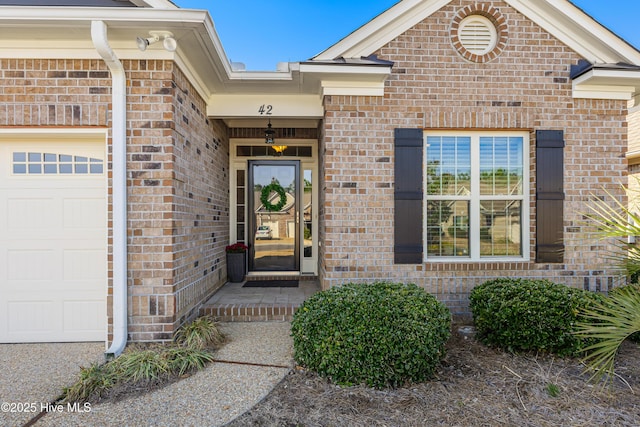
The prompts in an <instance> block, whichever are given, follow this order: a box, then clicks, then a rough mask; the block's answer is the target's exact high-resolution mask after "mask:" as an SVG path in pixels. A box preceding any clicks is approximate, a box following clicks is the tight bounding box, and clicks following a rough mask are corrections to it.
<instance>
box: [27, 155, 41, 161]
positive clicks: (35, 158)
mask: <svg viewBox="0 0 640 427" xmlns="http://www.w3.org/2000/svg"><path fill="white" fill-rule="evenodd" d="M29 161H30V162H40V161H42V153H29Z"/></svg>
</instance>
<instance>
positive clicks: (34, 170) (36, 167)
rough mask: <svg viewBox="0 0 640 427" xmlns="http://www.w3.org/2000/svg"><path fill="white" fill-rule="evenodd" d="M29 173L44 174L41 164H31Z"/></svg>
mask: <svg viewBox="0 0 640 427" xmlns="http://www.w3.org/2000/svg"><path fill="white" fill-rule="evenodd" d="M29 173H42V165H41V164H40V163H31V164H30V165H29Z"/></svg>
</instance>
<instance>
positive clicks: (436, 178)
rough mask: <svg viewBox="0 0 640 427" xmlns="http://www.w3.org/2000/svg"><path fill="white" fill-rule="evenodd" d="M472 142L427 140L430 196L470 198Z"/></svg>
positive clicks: (463, 140) (441, 139) (464, 140)
mask: <svg viewBox="0 0 640 427" xmlns="http://www.w3.org/2000/svg"><path fill="white" fill-rule="evenodd" d="M470 177H471V138H469V137H457V136H451V137H440V136H429V137H427V194H429V195H457V196H462V195H465V196H466V195H469V194H470V192H471V185H470Z"/></svg>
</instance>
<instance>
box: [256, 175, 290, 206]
mask: <svg viewBox="0 0 640 427" xmlns="http://www.w3.org/2000/svg"><path fill="white" fill-rule="evenodd" d="M271 192H275V193H276V194H277V195H278V196H279V197H280V200H278V203H276V204H273V203H271V202H270V201H269V196H271ZM260 202H261V203H262V205H263V206H264V208H265V209H266V210H268V211H269V212H279V211H280V210H282V208H283V207H284V205H285V204H286V203H287V193H286V192H285V191H284V188H282V186H281V185H280V184H278V183H277V182H272V183H271V184H269V185H267V186H265V187H264V188H263V189H262V193H260Z"/></svg>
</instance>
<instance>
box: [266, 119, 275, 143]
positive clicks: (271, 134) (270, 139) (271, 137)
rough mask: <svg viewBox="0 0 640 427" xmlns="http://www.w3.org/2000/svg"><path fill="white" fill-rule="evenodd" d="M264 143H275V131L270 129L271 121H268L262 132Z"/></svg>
mask: <svg viewBox="0 0 640 427" xmlns="http://www.w3.org/2000/svg"><path fill="white" fill-rule="evenodd" d="M264 142H265V144H273V143H275V142H276V131H275V130H273V129H271V119H269V124H268V125H267V128H266V129H265V130H264Z"/></svg>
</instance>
